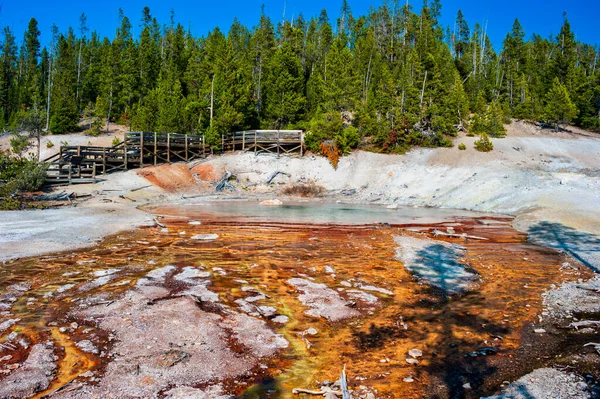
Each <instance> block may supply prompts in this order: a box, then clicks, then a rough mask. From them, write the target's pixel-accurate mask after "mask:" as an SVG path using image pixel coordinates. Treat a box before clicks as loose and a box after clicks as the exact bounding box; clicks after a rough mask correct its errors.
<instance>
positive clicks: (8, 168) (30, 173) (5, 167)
mask: <svg viewBox="0 0 600 399" xmlns="http://www.w3.org/2000/svg"><path fill="white" fill-rule="evenodd" d="M45 178H46V167H45V165H44V164H39V163H38V162H36V161H35V160H33V159H26V158H20V157H18V158H17V157H11V156H9V155H8V154H6V153H2V154H0V209H3V210H8V209H19V208H20V207H21V202H20V201H19V199H18V194H20V193H22V192H25V191H35V190H38V189H39V188H40V187H42V185H43V184H44V179H45Z"/></svg>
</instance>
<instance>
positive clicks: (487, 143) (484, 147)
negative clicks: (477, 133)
mask: <svg viewBox="0 0 600 399" xmlns="http://www.w3.org/2000/svg"><path fill="white" fill-rule="evenodd" d="M475 149H476V150H477V151H481V152H490V151H492V150H493V149H494V145H493V144H492V141H491V140H490V138H489V136H488V135H487V134H486V133H481V137H480V138H479V140H477V141H476V142H475Z"/></svg>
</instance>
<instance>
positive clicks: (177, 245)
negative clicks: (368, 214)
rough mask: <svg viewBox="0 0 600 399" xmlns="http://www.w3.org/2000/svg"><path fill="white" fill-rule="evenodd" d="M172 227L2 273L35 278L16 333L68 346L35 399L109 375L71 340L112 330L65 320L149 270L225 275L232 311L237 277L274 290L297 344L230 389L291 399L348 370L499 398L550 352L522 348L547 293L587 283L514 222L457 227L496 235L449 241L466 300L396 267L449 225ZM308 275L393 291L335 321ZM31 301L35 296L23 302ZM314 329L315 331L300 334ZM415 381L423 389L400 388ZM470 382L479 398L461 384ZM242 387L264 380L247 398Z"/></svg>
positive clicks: (393, 382)
mask: <svg viewBox="0 0 600 399" xmlns="http://www.w3.org/2000/svg"><path fill="white" fill-rule="evenodd" d="M139 173H144V170H142V171H140V172H139ZM206 173H207V174H208V172H206ZM146 177H147V178H149V177H148V176H146ZM149 179H150V178H149ZM157 213H160V212H157ZM163 223H165V224H166V225H167V227H168V229H169V231H168V232H165V231H164V230H161V229H159V228H145V229H141V230H138V231H135V232H129V233H123V234H119V235H116V236H113V237H110V238H108V239H106V240H104V241H103V242H102V243H101V244H100V245H98V246H97V247H95V248H93V249H90V250H82V251H76V252H69V253H61V254H57V255H53V256H47V257H41V258H36V259H33V258H30V259H22V260H18V261H14V262H9V263H8V264H7V265H6V266H4V267H3V268H2V269H1V270H0V281H1V284H2V285H1V287H3V288H6V287H7V286H8V285H10V284H15V283H18V282H30V283H32V288H31V290H30V291H28V292H27V293H26V294H25V295H23V296H22V297H20V298H19V299H18V301H17V302H15V304H14V306H13V308H12V310H11V313H12V314H13V316H11V317H13V318H14V317H17V318H21V321H20V322H19V323H17V325H16V326H17V327H18V329H19V333H20V334H24V335H26V336H27V337H28V338H29V339H30V340H31V342H40V341H44V340H48V339H52V340H53V341H54V342H55V344H56V345H57V346H61V347H64V349H63V350H62V352H61V353H62V354H61V356H60V359H59V361H58V365H59V371H58V374H57V377H56V379H55V380H54V381H53V383H52V385H51V387H50V388H48V390H46V391H44V392H43V393H40V394H39V395H38V397H40V396H42V394H46V393H49V392H52V391H54V390H55V389H57V388H59V387H61V386H63V385H65V384H67V383H69V382H70V381H72V380H73V378H74V377H76V376H77V375H79V374H81V373H83V372H85V371H87V370H97V371H99V376H101V375H102V370H103V367H105V366H106V363H107V362H110V357H99V356H96V355H90V354H88V353H84V352H81V351H80V350H78V349H77V348H76V347H74V346H73V345H72V344H71V342H72V340H73V339H74V338H73V337H74V336H77V337H83V336H85V335H86V334H87V335H89V334H95V335H96V336H97V337H98V339H99V340H100V341H101V342H102V344H101V345H100V346H101V347H102V349H103V350H106V351H109V352H110V348H111V343H110V340H109V338H108V334H107V332H103V331H99V330H98V329H95V328H94V327H93V323H92V324H90V325H86V326H81V325H80V326H78V327H77V328H75V329H74V330H73V331H72V332H70V333H69V334H70V338H69V337H67V336H66V335H65V334H64V333H61V332H59V330H58V327H59V326H64V325H69V323H71V322H72V321H73V319H72V317H71V316H70V313H69V312H70V310H71V309H72V308H73V306H74V305H75V304H76V303H77V301H79V300H80V299H81V298H83V297H88V296H90V295H95V294H99V293H103V294H106V296H107V298H106V300H107V301H110V300H111V298H117V297H118V296H119V295H121V294H122V293H124V292H125V291H127V290H130V289H132V287H133V286H134V285H135V282H136V280H137V279H138V278H140V277H141V276H143V275H144V274H145V273H146V272H148V271H149V270H152V269H154V268H158V267H161V266H164V265H167V264H173V265H178V266H183V265H189V264H198V265H203V266H204V268H205V269H207V270H212V269H213V268H221V269H222V270H223V271H224V272H225V273H223V274H219V273H214V274H213V275H212V276H211V281H212V285H211V290H212V291H213V292H215V293H218V294H219V297H220V300H221V302H222V303H224V304H226V305H228V306H231V307H232V308H233V307H235V306H236V303H235V300H236V299H239V298H242V294H243V292H242V290H241V289H240V283H239V281H241V280H244V281H246V282H248V284H250V285H252V286H255V287H259V288H260V290H261V291H262V292H264V293H265V294H266V295H267V299H265V301H264V302H262V303H261V304H264V305H269V306H272V307H274V308H276V309H277V311H278V313H279V314H285V315H287V316H288V317H289V318H290V322H289V323H287V324H283V325H281V324H277V323H273V322H271V321H268V324H269V326H271V327H272V328H273V329H274V330H275V331H277V332H278V333H281V334H283V336H284V337H285V338H286V339H287V340H288V341H289V342H290V346H289V348H288V349H285V350H282V351H281V352H280V355H279V356H278V357H277V358H276V359H274V361H273V362H270V363H268V369H266V370H263V371H262V372H261V374H260V375H259V376H258V377H256V378H255V379H254V380H253V379H251V378H250V379H248V380H246V381H241V379H240V381H224V386H225V387H226V388H227V389H228V390H230V391H231V392H230V393H235V394H243V393H244V392H246V393H245V395H246V396H245V397H249V398H251V397H280V398H289V397H292V394H291V390H292V388H294V387H308V388H310V387H315V386H316V383H317V382H319V381H323V380H326V379H327V380H330V381H333V380H336V379H337V378H338V376H339V373H340V371H341V370H342V368H343V366H344V365H346V368H347V370H348V374H349V382H350V385H351V388H353V389H358V388H359V387H360V386H366V387H371V388H373V389H376V390H377V397H381V398H421V397H431V398H433V397H436V398H437V397H439V398H454V397H461V396H466V397H479V395H481V394H489V393H492V392H493V391H494V390H495V389H497V388H498V387H499V385H500V383H501V382H502V381H503V380H506V379H511V378H514V377H518V376H520V375H522V374H524V373H527V372H529V371H531V370H532V368H533V367H534V364H536V363H539V357H540V356H539V355H540V352H543V351H544V350H545V349H544V346H543V345H542V343H540V345H538V346H535V345H534V346H532V347H528V348H527V349H528V350H527V351H522V350H520V348H521V346H522V344H523V340H524V339H526V336H527V334H528V331H530V330H532V327H531V323H533V322H535V321H536V320H537V317H538V315H539V314H540V313H541V311H542V304H541V294H542V293H543V292H544V291H546V290H548V289H549V288H550V287H551V285H552V284H558V283H560V282H562V281H564V280H572V279H577V278H586V277H589V276H591V272H590V271H588V270H587V269H585V268H583V267H581V268H579V270H578V271H571V272H566V271H564V270H562V269H561V264H562V263H563V262H564V261H565V257H564V255H561V254H559V253H557V252H555V251H551V250H547V249H544V248H541V247H538V246H535V245H532V244H529V243H528V242H527V241H526V236H525V235H523V234H520V233H518V232H516V231H515V230H513V229H512V228H511V227H509V226H508V225H507V224H497V225H492V226H490V225H482V224H478V223H477V222H476V221H475V220H467V219H464V220H460V222H458V223H454V224H453V228H454V230H455V231H456V232H457V233H463V232H465V233H467V234H470V235H476V236H482V237H486V238H488V240H467V241H463V240H462V239H457V238H456V239H455V238H446V239H445V241H449V242H455V243H458V244H460V245H463V246H465V247H466V249H467V251H466V256H465V258H464V259H463V260H462V261H464V262H465V263H468V264H469V265H470V267H472V268H473V269H474V270H475V271H476V272H477V273H478V274H479V275H480V279H481V283H480V285H479V287H478V288H477V289H476V290H475V291H473V292H470V293H466V294H463V295H459V296H446V295H444V294H443V293H442V292H440V291H439V290H437V289H434V288H431V287H430V286H428V285H427V284H424V283H423V282H420V281H419V280H417V279H416V278H415V277H414V276H413V275H411V274H410V273H409V272H408V271H407V270H406V269H405V268H404V267H403V265H402V264H401V263H400V262H399V261H397V260H396V259H395V249H396V244H395V242H394V236H396V235H401V234H408V235H414V236H420V237H422V236H425V235H428V236H430V235H429V233H428V232H429V231H431V229H433V228H440V229H443V228H444V226H439V225H438V226H425V227H423V226H417V227H419V228H423V229H424V231H425V232H424V233H419V232H415V231H410V232H409V231H407V230H406V229H405V227H410V226H402V227H397V226H396V227H394V226H392V227H382V226H363V227H344V226H311V225H308V226H307V225H284V224H277V223H268V224H267V223H255V224H251V223H250V224H245V225H239V224H234V223H231V224H229V223H225V222H223V221H219V220H213V221H211V220H203V221H202V225H189V224H188V223H187V221H185V220H183V219H181V218H179V219H168V218H166V219H163ZM412 227H415V226H412ZM182 232H185V235H183V234H180V233H182ZM212 233H214V234H218V235H219V238H218V239H217V240H214V241H197V240H191V239H190V237H191V236H192V235H195V234H212ZM438 239H439V238H438ZM108 268H119V269H121V272H120V273H119V274H118V275H117V276H116V277H115V278H114V279H113V280H112V281H111V282H110V284H108V285H104V286H102V287H99V288H96V289H93V290H91V291H89V292H85V293H82V292H79V291H78V290H77V288H75V289H72V290H70V291H67V292H65V294H64V295H62V296H60V297H53V296H47V297H44V294H45V293H47V292H50V291H52V290H56V288H57V287H58V286H61V285H64V284H68V283H72V284H76V287H77V286H80V285H81V284H83V283H85V282H86V281H89V280H90V277H89V276H90V273H91V272H93V271H96V270H103V269H108ZM331 269H333V270H334V273H332V272H331ZM69 272H79V273H80V274H77V275H69V274H68V273H69ZM65 273H67V275H66V276H65ZM299 276H300V277H301V278H305V279H309V280H310V279H313V280H312V281H314V282H316V283H323V284H326V285H327V286H328V287H329V288H332V289H334V290H336V291H337V292H339V293H340V295H342V296H345V295H346V292H347V290H348V287H347V283H345V282H351V283H352V284H356V283H358V284H360V285H363V286H373V287H377V288H382V289H385V290H389V291H391V292H392V293H393V294H392V295H386V294H384V293H381V292H372V291H369V293H371V294H373V295H375V296H376V297H377V298H378V302H377V304H375V305H373V306H371V307H369V306H364V305H361V304H357V307H356V309H358V311H359V312H360V313H361V316H360V317H356V318H351V319H348V320H344V321H342V322H337V323H332V322H328V321H327V320H325V319H323V318H315V317H312V316H309V315H307V314H306V313H305V311H306V310H307V308H306V307H305V306H304V305H303V304H302V303H301V302H300V301H299V300H298V295H299V292H298V291H297V290H296V289H295V288H294V287H293V286H292V285H290V284H288V283H287V280H288V279H290V278H294V277H299ZM127 280H129V281H128V282H126V281H127ZM29 298H35V299H36V300H35V301H34V302H29V303H28V299H29ZM310 327H313V328H315V329H316V330H317V331H318V334H316V335H310V336H308V335H301V334H299V333H301V332H303V331H305V330H306V329H308V328H310ZM86 330H87V331H86ZM9 332H10V330H8V331H6V332H5V335H6V334H8V333H9ZM308 344H310V345H308ZM482 348H488V349H485V350H484V349H482ZM411 349H419V350H421V351H422V352H423V356H422V357H420V358H419V359H418V360H419V364H417V365H411V364H408V363H407V362H406V359H407V357H408V355H407V353H408V351H409V350H411ZM478 351H483V352H486V351H487V352H486V353H485V354H486V355H487V356H486V355H483V354H479V355H477V356H475V355H474V354H477V352H478ZM7 354H10V355H12V356H13V358H12V359H11V360H10V361H9V362H8V363H19V362H20V361H22V360H24V358H26V355H27V351H25V350H17V351H7V350H5V349H0V357H2V356H5V355H7ZM0 367H2V368H5V367H6V365H5V364H2V365H1V366H0ZM409 376H411V377H413V379H414V382H412V383H410V382H404V381H403V379H405V378H406V377H409ZM140 377H142V376H140ZM0 378H2V377H0ZM148 378H150V377H148ZM80 379H81V380H85V379H84V378H80ZM1 383H2V382H1V381H0V384H1ZM89 383H90V384H93V382H89ZM465 383H470V384H471V387H472V389H471V390H468V391H466V390H465V389H463V388H462V385H463V384H465ZM247 384H250V385H251V384H256V385H255V386H253V387H252V388H250V389H248V385H247Z"/></svg>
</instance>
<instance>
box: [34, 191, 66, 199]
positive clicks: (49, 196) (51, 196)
mask: <svg viewBox="0 0 600 399" xmlns="http://www.w3.org/2000/svg"><path fill="white" fill-rule="evenodd" d="M73 197H75V193H67V192H64V191H63V192H61V193H57V194H46V195H36V196H34V197H33V200H34V201H71V200H72V199H73Z"/></svg>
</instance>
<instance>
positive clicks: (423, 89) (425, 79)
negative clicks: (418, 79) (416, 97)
mask: <svg viewBox="0 0 600 399" xmlns="http://www.w3.org/2000/svg"><path fill="white" fill-rule="evenodd" d="M425 82H427V71H425V77H424V78H423V88H422V89H421V105H420V107H421V108H423V95H424V94H425Z"/></svg>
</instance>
